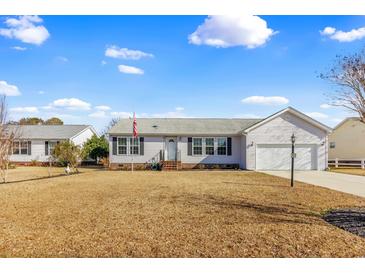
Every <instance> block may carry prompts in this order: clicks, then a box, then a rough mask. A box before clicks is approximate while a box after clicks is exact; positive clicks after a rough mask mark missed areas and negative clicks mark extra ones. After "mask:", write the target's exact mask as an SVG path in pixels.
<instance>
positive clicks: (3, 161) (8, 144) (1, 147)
mask: <svg viewBox="0 0 365 274" xmlns="http://www.w3.org/2000/svg"><path fill="white" fill-rule="evenodd" d="M7 118H8V111H7V104H6V97H5V96H2V97H0V174H1V179H2V182H3V183H6V180H7V174H8V169H9V163H10V154H11V152H10V151H11V149H12V144H13V141H14V139H15V137H18V134H17V130H16V128H9V124H8V120H7Z"/></svg>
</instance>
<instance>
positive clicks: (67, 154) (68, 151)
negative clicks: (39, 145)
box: [53, 140, 81, 172]
mask: <svg viewBox="0 0 365 274" xmlns="http://www.w3.org/2000/svg"><path fill="white" fill-rule="evenodd" d="M53 156H54V157H55V158H56V159H57V160H58V161H59V162H62V163H65V164H69V165H70V167H71V168H72V169H73V170H75V171H76V172H79V171H78V169H77V166H78V164H79V163H80V161H81V149H80V147H79V146H77V145H75V144H74V143H73V142H72V141H69V140H68V141H63V142H61V143H59V144H57V145H56V146H55V148H54V151H53Z"/></svg>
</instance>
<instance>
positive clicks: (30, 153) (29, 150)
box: [28, 141, 32, 155]
mask: <svg viewBox="0 0 365 274" xmlns="http://www.w3.org/2000/svg"><path fill="white" fill-rule="evenodd" d="M28 155H32V142H31V141H28Z"/></svg>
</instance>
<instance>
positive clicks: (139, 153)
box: [117, 136, 141, 156]
mask: <svg viewBox="0 0 365 274" xmlns="http://www.w3.org/2000/svg"><path fill="white" fill-rule="evenodd" d="M121 138H126V139H127V145H126V147H127V153H126V154H121V153H119V146H122V145H119V139H121ZM131 138H133V137H131V136H118V137H117V155H118V156H140V155H141V142H140V139H139V137H137V138H136V139H137V140H138V154H131V153H130V152H131V142H130V139H131Z"/></svg>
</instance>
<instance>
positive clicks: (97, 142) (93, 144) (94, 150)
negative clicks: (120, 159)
mask: <svg viewBox="0 0 365 274" xmlns="http://www.w3.org/2000/svg"><path fill="white" fill-rule="evenodd" d="M82 155H83V158H84V159H86V158H88V157H90V158H91V159H94V160H98V158H104V157H108V155H109V143H108V141H107V140H106V139H105V137H104V136H101V137H98V136H96V135H93V136H92V137H91V138H90V139H88V140H87V141H86V142H85V144H84V146H83V148H82Z"/></svg>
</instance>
